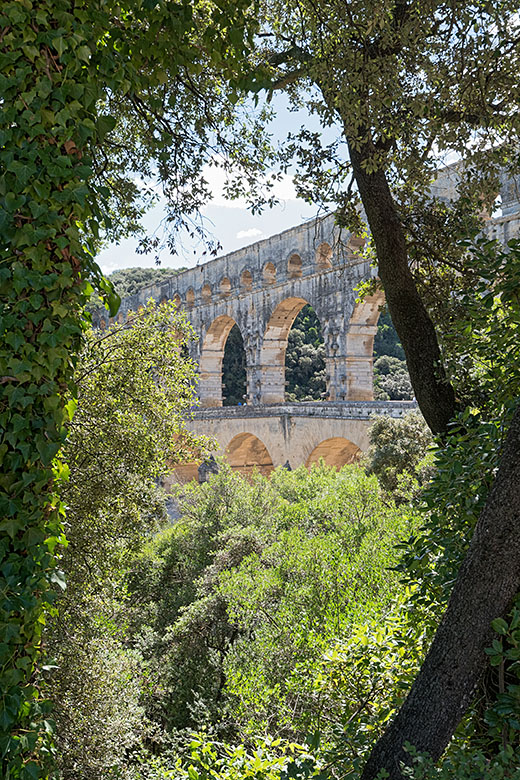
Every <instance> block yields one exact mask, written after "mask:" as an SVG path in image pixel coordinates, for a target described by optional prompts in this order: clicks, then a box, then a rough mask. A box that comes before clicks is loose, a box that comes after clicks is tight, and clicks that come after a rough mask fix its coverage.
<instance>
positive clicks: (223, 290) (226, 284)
mask: <svg viewBox="0 0 520 780" xmlns="http://www.w3.org/2000/svg"><path fill="white" fill-rule="evenodd" d="M219 290H220V297H221V298H227V297H228V296H229V295H231V282H230V281H229V279H228V277H227V276H224V277H223V278H222V279H221V280H220V286H219Z"/></svg>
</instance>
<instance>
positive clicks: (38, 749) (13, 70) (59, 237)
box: [0, 0, 98, 780]
mask: <svg viewBox="0 0 520 780" xmlns="http://www.w3.org/2000/svg"><path fill="white" fill-rule="evenodd" d="M86 21H87V19H86V5H85V2H81V1H80V2H68V1H67V0H38V1H37V2H31V1H30V0H20V1H17V2H7V3H4V4H3V6H2V10H1V12H0V36H1V51H0V94H1V95H2V118H1V124H0V161H1V162H0V170H1V172H2V175H1V177H0V208H1V212H0V235H1V245H0V289H1V309H0V330H1V335H0V344H1V346H0V350H1V356H0V387H1V396H0V430H1V434H0V435H1V443H0V459H1V463H2V471H1V474H2V476H1V483H0V502H1V503H0V517H1V518H2V520H1V522H0V531H1V541H0V559H1V563H0V572H1V584H0V590H1V601H0V613H1V614H0V620H1V624H2V627H1V634H2V641H1V644H0V669H1V671H0V691H1V695H2V701H1V704H0V713H1V714H0V756H1V769H0V774H1V776H2V778H5V779H6V780H8V779H9V780H10V779H11V778H33V780H34V778H37V777H44V776H46V774H47V764H48V758H49V756H50V753H51V751H52V748H51V739H50V738H49V735H50V733H51V731H52V726H51V723H50V722H49V721H47V720H46V714H47V712H48V708H47V706H46V702H45V692H44V690H43V689H42V680H41V672H42V663H43V652H42V647H41V636H42V628H43V626H44V624H45V616H46V613H48V611H49V610H50V609H52V602H53V599H54V597H55V591H56V586H57V585H58V586H59V585H62V584H63V583H62V582H61V579H60V574H59V571H58V569H57V568H56V563H57V558H58V557H59V545H60V542H62V541H63V539H64V537H63V527H62V508H61V506H60V501H59V496H58V495H57V491H56V485H57V480H59V479H60V478H62V477H65V473H64V472H65V471H66V469H65V467H63V466H61V465H60V463H59V461H58V460H56V456H57V454H58V452H59V449H60V446H61V443H62V441H63V437H64V432H65V423H66V420H67V419H68V414H69V413H71V411H72V409H71V406H70V405H67V403H66V400H67V395H68V394H69V392H70V390H71V381H72V368H73V361H74V355H75V354H76V353H77V350H78V346H79V344H80V341H81V337H82V321H81V310H82V304H83V302H84V300H85V282H84V281H83V278H82V269H85V268H86V267H87V265H88V263H89V259H88V255H87V254H86V253H85V250H84V249H83V248H82V240H81V236H80V231H79V224H80V223H83V222H84V221H85V219H86V218H88V217H89V213H88V210H87V208H86V206H85V196H86V194H87V189H86V185H85V182H86V181H87V180H88V177H89V175H90V173H91V168H90V165H89V162H88V160H86V159H85V158H84V157H83V155H82V146H83V145H84V143H85V142H86V140H87V139H88V138H89V137H91V136H92V135H93V134H94V132H95V122H94V120H93V115H94V109H95V102H96V99H97V98H98V92H97V88H96V86H95V84H94V82H93V80H92V78H91V76H90V75H89V70H88V68H86V67H85V65H86V63H87V62H88V60H89V57H90V55H91V45H92V44H91V41H92V36H93V30H92V25H91V24H90V25H89V24H87V23H86Z"/></svg>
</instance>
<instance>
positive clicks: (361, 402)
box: [94, 212, 518, 476]
mask: <svg viewBox="0 0 520 780" xmlns="http://www.w3.org/2000/svg"><path fill="white" fill-rule="evenodd" d="M511 220H513V223H514V224H511V225H510V224H509V223H510V222H511ZM492 223H493V224H492V232H493V235H496V236H497V237H499V238H501V237H503V238H504V239H505V238H506V235H507V236H509V235H512V234H514V233H516V232H517V229H518V212H516V213H515V214H514V215H510V216H507V215H506V217H505V218H501V219H499V220H493V221H492ZM502 234H504V235H503V236H502ZM361 245H362V242H361V241H360V240H359V239H357V238H355V237H354V236H352V235H347V236H344V237H343V240H342V241H340V240H339V236H338V235H337V233H336V231H335V228H334V222H333V218H332V217H331V216H328V217H325V218H322V219H316V220H313V221H312V222H308V223H306V224H304V225H301V226H298V227H295V228H292V229H290V230H286V231H285V232H283V233H281V234H279V235H275V236H273V237H271V238H268V239H266V240H263V241H259V242H257V243H255V244H252V245H251V246H248V247H246V248H244V249H240V250H238V251H235V252H232V253H231V254H228V255H226V256H224V257H220V258H217V259H214V260H210V261H209V262H207V263H204V264H201V265H198V266H196V267H195V268H192V269H190V270H187V271H184V272H183V273H180V274H178V275H176V276H173V277H171V278H169V279H166V280H164V281H161V282H160V284H158V285H156V286H152V287H148V288H146V289H144V290H142V291H141V292H140V293H139V294H137V295H134V296H131V297H128V298H125V299H124V300H123V301H122V304H121V310H120V313H119V315H118V319H119V320H120V321H124V320H125V318H126V316H127V314H128V312H130V311H137V310H138V309H139V308H140V307H141V306H143V305H144V304H145V303H146V301H147V300H149V298H151V297H153V298H154V299H155V300H157V301H162V300H175V301H177V302H178V303H179V305H180V306H181V307H182V308H183V309H185V310H186V312H187V315H188V317H189V319H190V321H191V323H192V324H193V327H194V329H195V331H196V332H197V334H198V335H199V340H198V341H196V342H194V344H193V346H192V357H193V358H195V359H196V360H197V362H198V364H199V388H198V389H199V397H200V401H201V408H199V409H198V410H197V411H196V412H195V414H194V419H193V421H192V422H191V423H190V427H192V428H193V429H194V430H196V431H197V432H200V433H206V434H210V435H212V436H213V437H214V438H215V439H216V440H217V442H218V443H219V445H220V447H221V449H222V450H223V451H225V452H226V453H227V456H228V458H229V460H230V462H231V463H232V465H233V466H235V467H236V468H240V469H242V470H246V471H247V470H248V469H249V468H251V467H252V466H253V464H257V465H258V466H259V467H261V468H262V469H264V470H269V469H270V468H272V467H273V465H274V466H277V465H281V464H283V463H285V462H286V461H287V460H289V462H290V463H291V465H292V466H297V465H299V464H301V463H306V464H309V463H311V462H313V461H315V460H317V459H319V457H320V456H322V457H324V459H325V461H326V462H329V463H331V464H334V465H343V464H344V463H347V462H350V461H352V460H353V459H354V458H355V457H356V456H357V455H358V454H359V452H360V451H363V450H365V449H366V448H367V444H368V441H367V430H368V427H369V425H370V419H371V417H372V416H373V415H374V414H376V413H377V414H391V415H394V416H400V415H401V414H403V413H404V412H405V411H406V409H408V408H409V407H410V404H409V403H400V402H388V403H384V404H381V403H376V402H374V401H373V391H372V353H373V341H374V334H375V332H376V328H377V320H378V317H379V307H380V305H381V303H382V302H383V295H382V293H376V294H375V295H373V296H372V297H367V298H365V299H364V301H363V302H362V303H359V302H356V292H355V288H356V286H357V285H358V284H359V283H360V282H362V281H363V280H366V279H369V278H370V277H371V276H372V275H373V269H372V268H370V266H369V264H368V262H367V261H366V259H364V258H363V257H362V255H361V254H360V248H361ZM307 303H310V304H311V305H312V306H313V308H314V309H315V311H316V313H317V315H318V317H319V319H320V323H321V328H322V335H323V339H324V343H325V351H326V375H327V401H324V402H314V403H300V404H286V403H285V350H286V347H287V338H288V335H289V331H290V329H291V326H292V324H293V322H294V320H295V318H296V316H297V315H298V313H299V312H300V310H301V309H302V308H303V306H305V305H306V304H307ZM104 316H106V315H102V314H100V313H99V314H98V315H96V316H95V317H94V324H95V325H97V326H99V327H101V328H103V327H104V326H106V322H105V321H104ZM235 323H236V324H237V325H238V327H239V328H240V331H241V334H242V338H243V341H244V348H245V353H246V362H247V406H246V407H223V405H222V360H223V357H224V349H225V344H226V340H227V337H228V335H229V333H230V331H231V328H232V327H233V326H234V325H235ZM185 471H186V470H185ZM187 473H189V475H192V474H193V469H191V471H190V469H187ZM179 476H181V475H180V474H179Z"/></svg>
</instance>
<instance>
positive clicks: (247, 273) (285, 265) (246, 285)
mask: <svg viewBox="0 0 520 780" xmlns="http://www.w3.org/2000/svg"><path fill="white" fill-rule="evenodd" d="M337 265H339V263H338V261H337V258H336V257H335V256H334V252H333V250H332V247H331V246H330V244H329V243H327V242H326V241H323V242H322V243H321V244H320V245H319V246H318V248H317V249H316V251H315V253H314V257H313V258H312V259H310V260H309V259H308V260H307V261H306V260H305V256H304V257H302V254H300V253H298V252H296V251H295V252H291V253H290V255H289V257H288V258H287V259H286V260H285V262H280V261H278V262H276V261H275V260H267V261H266V262H264V263H263V266H262V267H261V268H260V269H255V268H254V266H253V264H251V266H250V267H247V264H246V267H245V268H243V267H242V268H243V270H242V269H240V270H239V272H238V273H237V274H236V275H235V276H233V275H231V274H226V273H224V274H223V275H222V276H221V277H220V278H219V279H217V280H213V281H212V280H210V279H207V278H204V277H202V278H201V281H200V286H197V287H195V286H194V285H192V286H190V287H188V288H187V289H186V291H185V292H184V293H182V292H180V291H179V290H177V291H176V292H175V293H174V294H173V295H172V296H171V297H172V300H174V301H175V302H176V303H177V304H178V305H179V306H180V305H185V306H186V308H187V309H192V308H193V307H194V306H204V305H207V304H211V303H215V302H217V301H219V300H223V299H226V298H229V297H231V296H234V297H236V296H240V295H247V294H248V293H250V292H252V291H253V290H257V289H261V288H269V287H273V286H274V285H276V284H277V283H278V284H280V283H284V282H287V281H291V280H293V279H300V278H302V276H306V275H310V274H315V273H323V272H327V271H329V270H332V269H333V268H334V266H337ZM203 268H204V266H201V270H202V269H203ZM174 279H175V277H173V278H172V284H173V286H174V285H175V282H174Z"/></svg>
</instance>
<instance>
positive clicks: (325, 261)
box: [316, 241, 332, 271]
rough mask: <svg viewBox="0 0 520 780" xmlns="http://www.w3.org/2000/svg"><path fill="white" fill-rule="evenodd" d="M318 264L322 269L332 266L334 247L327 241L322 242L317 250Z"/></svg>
mask: <svg viewBox="0 0 520 780" xmlns="http://www.w3.org/2000/svg"><path fill="white" fill-rule="evenodd" d="M316 265H317V266H318V270H320V271H326V270H328V269H329V268H332V247H331V245H330V244H327V242H326V241H324V242H323V243H322V244H320V245H319V247H318V248H317V250H316Z"/></svg>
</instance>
